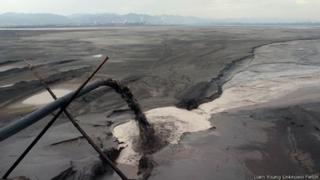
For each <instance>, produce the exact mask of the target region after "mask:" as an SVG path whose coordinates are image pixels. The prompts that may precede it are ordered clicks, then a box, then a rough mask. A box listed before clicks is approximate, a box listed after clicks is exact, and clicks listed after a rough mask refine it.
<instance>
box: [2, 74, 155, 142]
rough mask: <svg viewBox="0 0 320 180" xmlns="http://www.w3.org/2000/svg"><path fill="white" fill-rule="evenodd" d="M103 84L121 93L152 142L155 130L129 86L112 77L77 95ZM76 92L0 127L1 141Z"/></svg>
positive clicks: (146, 138)
mask: <svg viewBox="0 0 320 180" xmlns="http://www.w3.org/2000/svg"><path fill="white" fill-rule="evenodd" d="M102 86H108V87H111V88H112V89H114V90H115V91H116V92H117V93H119V94H121V97H122V98H123V99H124V100H125V101H126V102H127V104H128V106H129V107H130V109H131V110H132V111H133V112H134V114H135V120H136V121H137V122H138V124H139V130H140V137H141V140H142V142H143V143H144V144H150V143H151V142H149V141H153V138H152V137H153V135H154V130H153V128H152V127H151V125H150V124H149V123H148V121H147V119H146V117H145V115H144V113H143V112H142V110H141V108H140V105H139V104H138V102H137V101H136V99H135V98H134V97H133V95H132V93H131V92H130V90H129V88H127V87H125V86H123V85H121V84H119V83H118V82H117V81H115V80H112V79H107V80H100V81H96V82H94V83H92V84H89V85H87V86H86V87H84V88H83V89H82V90H81V91H80V93H79V95H78V96H77V98H78V97H80V96H83V95H85V94H87V93H89V92H91V91H93V90H95V89H98V88H100V87H102ZM74 93H75V92H71V93H69V94H67V95H65V96H63V97H61V98H59V99H57V100H56V101H53V102H51V103H49V104H48V105H46V106H44V107H42V108H39V109H37V110H35V111H33V112H32V113H30V114H28V115H26V116H24V117H22V118H20V119H17V120H14V121H13V122H12V123H10V124H8V125H6V126H4V127H2V128H1V129H0V141H3V140H5V139H7V138H9V137H10V136H12V135H14V134H16V133H18V132H20V131H21V130H23V129H25V128H27V127H29V126H30V125H32V124H34V123H36V122H38V121H39V120H41V119H42V118H44V117H46V116H47V115H49V114H50V113H52V112H54V111H55V110H57V109H59V108H60V107H63V106H64V105H65V104H66V103H68V102H69V100H70V98H72V96H73V95H74Z"/></svg>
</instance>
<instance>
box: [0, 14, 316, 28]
mask: <svg viewBox="0 0 320 180" xmlns="http://www.w3.org/2000/svg"><path fill="white" fill-rule="evenodd" d="M264 23H265V24H282V23H284V24H314V23H313V22H295V21H273V20H267V21H261V20H260V21H257V20H248V19H247V20H232V19H225V20H212V19H205V18H197V17H185V16H174V15H163V16H151V15H145V14H134V13H130V14H125V15H119V14H110V13H101V14H74V15H69V16H63V15H57V14H48V13H42V14H32V13H3V14H0V27H54V26H110V25H195V26H196V25H221V24H264Z"/></svg>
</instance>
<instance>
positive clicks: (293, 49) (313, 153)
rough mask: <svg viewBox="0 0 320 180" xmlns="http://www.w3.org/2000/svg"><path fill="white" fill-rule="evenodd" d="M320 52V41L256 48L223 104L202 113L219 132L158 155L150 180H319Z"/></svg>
mask: <svg viewBox="0 0 320 180" xmlns="http://www.w3.org/2000/svg"><path fill="white" fill-rule="evenodd" d="M319 50H320V41H319V40H305V41H290V42H282V43H273V44H269V45H265V46H262V47H260V48H258V49H256V50H255V56H254V58H252V59H250V60H248V61H247V62H246V63H244V64H242V66H241V67H239V68H238V69H237V70H236V71H234V72H233V73H232V74H231V75H230V80H229V81H228V82H227V83H226V84H224V86H223V94H222V95H221V97H220V98H218V99H216V100H215V101H213V102H210V103H205V104H202V105H200V106H199V109H200V110H201V112H206V113H208V114H210V115H211V116H212V118H211V119H210V122H211V123H212V124H213V125H214V126H215V127H216V129H214V130H210V131H208V132H199V133H198V134H197V135H195V136H193V135H190V134H189V135H187V136H186V137H185V138H184V139H183V141H182V142H181V144H180V145H172V146H171V147H170V148H166V149H164V150H162V151H161V152H159V153H158V154H157V155H155V161H156V162H157V163H159V164H160V165H158V166H157V167H156V169H155V170H154V173H153V175H152V176H151V177H150V179H163V178H165V179H194V178H196V179H235V178H237V179H239V178H240V179H252V178H254V176H256V177H258V176H268V175H269V176H279V175H280V176H282V175H283V176H286V175H287V176H289V175H293V176H296V177H298V176H300V177H301V176H305V175H309V176H311V177H315V178H319V174H318V170H319V165H320V164H319V160H320V159H319V158H320V156H319V153H317V152H318V151H319V148H320V142H319V135H320V131H319V125H320V122H319V118H318V117H319V115H320V113H319V107H320V104H319V96H320V93H319V91H318V90H319V86H320V85H319V83H320V80H319V77H320V64H319V57H320V54H319ZM194 111H195V113H197V110H194ZM168 116H169V115H168ZM171 116H173V115H171ZM163 157H164V158H163ZM193 168H197V169H199V171H196V172H195V171H193V172H190V173H189V171H186V170H187V169H193Z"/></svg>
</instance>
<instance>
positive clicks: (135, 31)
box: [0, 27, 320, 179]
mask: <svg viewBox="0 0 320 180" xmlns="http://www.w3.org/2000/svg"><path fill="white" fill-rule="evenodd" d="M16 37H19V38H16ZM0 38H1V42H3V43H1V44H0V47H1V50H2V53H1V54H0V61H1V62H2V61H3V63H4V64H2V65H5V66H8V65H14V64H15V63H17V61H18V62H19V61H21V60H22V59H23V58H24V57H25V56H27V57H32V58H33V59H32V60H30V61H31V62H32V63H34V64H38V63H40V64H42V65H41V66H38V67H36V70H37V71H38V72H39V73H40V74H42V75H43V76H44V78H45V79H46V80H47V81H49V84H50V86H55V85H59V84H61V83H62V84H63V83H67V82H68V81H70V80H71V81H74V82H78V83H79V82H82V80H83V79H84V77H86V72H89V70H90V67H94V66H95V65H96V64H97V60H99V58H98V56H97V55H100V54H108V55H109V56H110V57H111V60H110V62H108V64H106V66H105V68H104V69H103V70H102V71H101V72H100V74H99V75H98V76H97V79H99V78H108V77H112V78H116V79H118V80H121V81H122V82H123V83H124V84H126V85H128V86H129V87H130V89H131V90H132V91H133V94H134V95H135V96H136V98H137V99H138V100H139V102H140V104H141V105H142V108H143V109H144V111H145V113H146V115H147V117H148V118H149V120H150V122H151V123H152V124H154V127H155V129H156V133H157V134H158V135H159V136H160V137H161V138H163V139H164V140H166V141H167V142H168V145H167V146H165V147H163V148H162V149H159V151H158V152H156V153H154V154H149V161H148V162H144V163H141V161H140V162H139V159H140V158H141V156H142V154H141V153H139V152H136V151H135V149H134V148H133V146H132V143H134V142H133V138H134V137H135V136H136V135H137V134H136V133H137V131H136V126H135V123H133V121H130V120H131V119H132V114H131V113H130V111H127V109H128V108H127V107H126V104H125V103H124V102H123V101H122V100H121V98H120V97H118V96H117V95H116V94H114V93H113V92H112V91H110V89H108V88H102V89H99V90H98V91H95V92H93V93H91V94H89V95H87V96H84V98H81V99H79V100H77V101H76V102H75V103H74V104H73V105H72V106H71V111H72V114H74V115H75V116H76V117H77V119H79V122H80V124H81V126H83V127H84V128H85V129H86V130H87V131H88V132H89V134H90V135H91V136H92V137H93V138H94V140H95V141H96V142H97V143H99V144H100V145H101V147H102V148H103V149H104V150H107V149H109V148H111V147H113V148H115V150H113V151H111V152H114V154H113V155H112V157H114V160H115V161H116V162H118V164H119V167H121V168H122V169H123V170H125V172H126V174H130V177H133V178H135V177H137V171H138V170H139V169H138V165H141V164H144V165H145V164H147V166H149V165H150V163H151V164H152V162H154V165H153V166H154V169H153V171H149V172H148V173H150V172H151V174H149V175H151V176H150V177H149V179H250V178H251V177H252V176H253V175H265V174H291V173H296V174H306V173H307V174H313V173H314V172H315V170H316V169H319V164H318V162H320V161H319V156H318V153H317V152H319V149H318V148H319V140H318V139H317V137H318V136H319V132H318V130H317V129H319V125H318V124H319V122H318V120H317V117H319V114H318V112H319V111H318V109H320V108H319V106H318V101H317V97H318V95H319V93H318V92H319V91H317V89H320V88H319V87H318V83H319V79H318V78H317V77H319V73H320V70H319V61H318V59H319V53H318V52H319V41H318V40H317V39H318V38H320V30H319V29H316V28H309V29H308V28H307V29H299V28H297V29H295V28H290V29H286V28H276V27H272V28H259V27H252V28H241V27H215V28H195V27H130V28H127V27H121V28H106V29H98V30H65V31H41V30H40V31H0ZM31 43H32V44H33V46H30V44H31ZM13 47H14V48H13ZM1 62H0V63H1ZM8 63H9V64H8ZM0 65H1V64H0ZM66 77H68V78H66ZM0 83H1V85H7V84H14V85H13V86H10V87H9V86H8V87H0V92H1V93H0V99H1V102H0V103H1V109H0V119H1V126H3V125H5V124H6V123H7V122H9V121H14V119H16V118H17V117H19V116H22V115H24V114H26V113H28V112H30V111H32V109H26V108H24V107H21V108H20V109H16V110H15V111H12V110H10V108H9V107H10V105H12V104H15V103H19V102H23V100H25V99H26V98H28V97H30V96H31V95H33V94H37V93H40V92H42V91H43V88H42V87H41V85H40V83H39V82H37V80H36V79H35V78H34V77H33V76H32V74H31V73H30V72H29V71H28V69H23V68H22V69H19V70H15V71H14V73H13V71H12V70H5V71H3V72H1V79H0ZM221 93H222V94H221ZM306 94H307V95H306ZM2 102H5V103H2ZM310 103H312V104H310ZM175 105H179V107H183V108H185V109H182V108H177V107H176V106H175ZM187 109H193V110H190V111H189V110H187ZM49 118H50V117H48V118H46V119H45V120H43V121H40V122H39V123H37V124H35V125H34V126H32V127H30V128H28V129H26V130H24V131H22V132H21V133H19V134H17V135H16V136H14V137H12V138H9V139H7V140H5V141H3V142H0V147H1V148H0V152H1V153H0V159H1V161H0V162H1V163H0V173H1V174H2V173H3V172H4V171H5V170H6V169H7V168H8V166H9V165H10V163H11V162H13V160H14V159H16V157H17V156H18V155H19V153H20V152H21V150H22V149H23V147H25V145H26V144H27V142H29V141H31V139H32V138H33V137H34V136H35V135H36V134H37V132H38V131H39V129H40V128H42V127H43V126H44V124H45V123H46V121H47V120H48V119H49ZM116 137H117V138H118V139H116ZM306 139H308V141H306ZM121 147H124V149H122V151H121ZM311 149H312V150H311ZM313 149H314V150H313ZM120 151H121V153H120ZM118 156H119V157H118ZM97 167H101V166H99V160H98V157H97V155H96V153H94V151H93V150H92V149H91V148H90V147H89V146H88V145H87V144H86V142H85V141H84V140H83V138H82V137H81V136H80V134H79V133H78V132H77V131H76V130H75V129H74V128H73V127H72V126H71V124H69V123H68V122H67V120H66V119H64V117H62V118H61V119H60V120H59V121H58V122H57V124H55V126H54V127H53V128H52V129H51V130H50V132H49V133H48V134H47V135H46V136H45V137H44V139H42V140H41V142H40V144H38V145H37V147H36V148H35V149H34V150H33V151H32V153H31V154H30V155H28V157H27V159H26V160H25V161H23V164H21V166H19V167H18V169H16V170H15V171H14V173H13V176H19V175H25V176H28V177H31V178H32V179H36V178H38V179H52V178H53V177H55V176H57V175H58V174H60V173H61V172H64V171H65V170H68V169H70V168H72V170H75V171H76V173H75V174H73V175H72V176H70V177H68V178H69V179H72V178H76V177H86V178H88V179H93V178H98V177H99V178H101V179H103V178H109V179H118V177H117V175H116V174H115V173H112V172H110V171H109V170H108V169H104V170H103V171H102V173H101V172H100V171H96V170H97V169H96V168H97ZM147 168H148V167H147ZM35 169H37V171H35ZM98 169H99V168H98ZM195 169H196V171H195ZM49 170H50V171H49ZM100 170H101V169H100ZM97 172H98V173H97ZM99 172H100V174H99ZM142 173H144V172H142ZM191 173H192V174H191ZM147 176H148V175H147ZM68 178H66V179H68Z"/></svg>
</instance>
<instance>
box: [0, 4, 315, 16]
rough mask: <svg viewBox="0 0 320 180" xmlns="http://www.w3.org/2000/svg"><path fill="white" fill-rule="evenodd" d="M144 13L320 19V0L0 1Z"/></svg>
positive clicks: (51, 9) (23, 8) (55, 9)
mask: <svg viewBox="0 0 320 180" xmlns="http://www.w3.org/2000/svg"><path fill="white" fill-rule="evenodd" d="M3 12H33V13H39V12H41V13H43V12H45V13H57V14H73V13H102V12H109V13H118V14H125V13H131V12H132V13H144V14H151V15H162V14H170V15H184V16H197V17H208V18H214V19H221V18H250V19H252V18H255V19H260V18H263V19H293V20H320V0H0V13H3Z"/></svg>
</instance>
